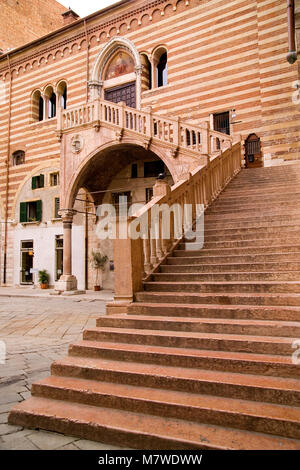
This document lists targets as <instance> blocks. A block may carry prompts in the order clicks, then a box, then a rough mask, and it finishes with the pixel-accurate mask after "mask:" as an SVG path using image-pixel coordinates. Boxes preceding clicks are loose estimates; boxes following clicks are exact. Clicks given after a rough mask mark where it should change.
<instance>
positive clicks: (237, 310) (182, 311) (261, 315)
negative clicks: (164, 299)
mask: <svg viewBox="0 0 300 470" xmlns="http://www.w3.org/2000/svg"><path fill="white" fill-rule="evenodd" d="M147 314H148V315H151V316H152V317H155V316H163V317H164V318H165V317H184V318H187V317H188V318H197V319H199V318H209V319H220V318H222V319H225V318H226V319H244V320H249V319H252V320H276V321H277V320H279V321H282V320H286V321H295V322H298V321H299V315H300V307H295V306H290V307H289V306H284V307H283V306H265V305H222V306H221V307H220V305H217V304H207V305H205V304H188V303H184V301H183V302H182V303H177V304H176V303H172V302H168V303H159V302H156V303H150V302H148V303H147V301H143V302H134V303H133V304H132V305H131V306H130V308H129V311H128V315H129V316H131V315H147Z"/></svg>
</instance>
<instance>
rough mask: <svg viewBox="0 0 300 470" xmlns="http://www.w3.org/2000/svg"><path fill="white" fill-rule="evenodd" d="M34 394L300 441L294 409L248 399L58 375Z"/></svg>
mask: <svg viewBox="0 0 300 470" xmlns="http://www.w3.org/2000/svg"><path fill="white" fill-rule="evenodd" d="M32 394H33V396H35V397H41V398H49V397H51V398H52V399H53V400H65V401H66V402H76V403H83V404H86V405H91V406H97V407H105V408H114V409H119V410H124V411H129V412H139V413H143V414H144V415H146V414H150V415H155V416H161V411H162V409H163V410H164V415H165V416H166V417H168V418H175V419H183V420H189V421H192V422H195V423H200V424H201V423H206V424H215V425H218V426H226V427H227V426H230V427H233V428H236V427H237V428H240V429H249V422H250V430H251V431H255V432H263V433H267V434H272V433H276V432H278V431H279V432H280V434H281V435H283V436H285V437H289V438H300V429H299V426H298V420H299V418H300V416H299V414H298V415H296V416H295V410H294V409H293V408H292V407H289V406H282V405H277V404H271V403H270V404H265V405H264V406H263V405H262V404H261V403H253V402H251V401H246V400H236V399H232V398H223V397H217V396H211V395H200V394H196V393H195V394H188V393H185V392H177V391H173V390H164V389H152V388H146V387H136V386H133V385H124V384H117V383H109V382H101V383H99V382H94V381H91V380H82V379H75V378H71V379H70V378H67V377H55V376H51V377H49V378H47V379H44V380H42V381H40V382H39V383H38V384H34V386H33V389H32Z"/></svg>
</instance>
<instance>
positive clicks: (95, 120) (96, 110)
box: [57, 100, 232, 155]
mask: <svg viewBox="0 0 300 470" xmlns="http://www.w3.org/2000/svg"><path fill="white" fill-rule="evenodd" d="M88 124H93V125H94V126H96V127H97V126H100V125H103V124H104V125H105V124H106V125H109V126H113V127H116V128H118V129H120V130H126V131H129V132H134V133H138V134H140V135H142V136H144V137H146V138H148V139H156V140H158V141H159V142H163V143H164V144H167V145H169V146H170V147H171V148H173V149H174V151H177V150H178V149H180V148H181V149H187V150H189V151H191V152H194V153H196V154H197V155H199V154H202V155H213V154H214V153H216V152H220V151H222V150H224V149H226V148H228V147H230V146H231V145H232V137H231V136H229V135H227V134H222V133H220V132H217V131H214V130H212V129H210V127H209V123H208V122H206V121H203V122H200V123H199V124H197V125H195V124H189V123H186V122H184V121H182V120H181V119H180V118H171V117H168V116H162V115H158V114H154V113H152V109H151V108H150V107H148V108H145V109H144V110H137V109H135V108H130V107H128V106H126V105H125V103H118V104H116V103H112V102H110V101H104V100H103V101H102V100H95V101H93V102H91V103H88V104H84V105H81V106H78V107H76V108H70V109H67V110H62V111H61V114H60V115H59V116H58V129H57V130H58V133H59V134H62V133H63V132H65V131H70V130H71V129H74V130H76V128H78V127H82V126H86V125H88Z"/></svg>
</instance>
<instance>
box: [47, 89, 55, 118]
mask: <svg viewBox="0 0 300 470" xmlns="http://www.w3.org/2000/svg"><path fill="white" fill-rule="evenodd" d="M55 116H56V94H55V93H54V91H53V92H52V93H51V96H50V98H49V102H48V118H49V119H51V118H54V117H55Z"/></svg>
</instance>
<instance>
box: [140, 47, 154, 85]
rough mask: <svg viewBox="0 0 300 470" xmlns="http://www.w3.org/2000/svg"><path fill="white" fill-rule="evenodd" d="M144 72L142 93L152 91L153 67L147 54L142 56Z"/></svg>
mask: <svg viewBox="0 0 300 470" xmlns="http://www.w3.org/2000/svg"><path fill="white" fill-rule="evenodd" d="M141 63H142V65H143V72H142V91H146V90H151V89H152V65H151V62H150V61H149V59H148V56H147V55H146V54H141Z"/></svg>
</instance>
